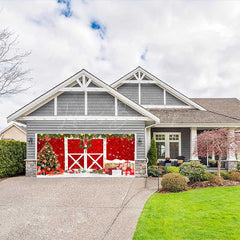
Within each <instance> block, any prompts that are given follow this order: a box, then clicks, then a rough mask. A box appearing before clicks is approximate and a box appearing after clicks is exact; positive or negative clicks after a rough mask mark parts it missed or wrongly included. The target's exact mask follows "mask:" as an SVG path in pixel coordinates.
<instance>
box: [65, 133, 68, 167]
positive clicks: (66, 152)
mask: <svg viewBox="0 0 240 240" xmlns="http://www.w3.org/2000/svg"><path fill="white" fill-rule="evenodd" d="M64 153H65V170H66V171H67V170H68V138H66V137H65V138H64Z"/></svg>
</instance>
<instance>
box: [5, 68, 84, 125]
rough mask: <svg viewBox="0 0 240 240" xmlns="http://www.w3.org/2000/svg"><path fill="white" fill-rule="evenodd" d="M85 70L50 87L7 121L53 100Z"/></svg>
mask: <svg viewBox="0 0 240 240" xmlns="http://www.w3.org/2000/svg"><path fill="white" fill-rule="evenodd" d="M83 72H84V70H81V71H80V72H78V73H76V74H75V75H73V76H72V77H70V78H68V79H67V80H65V81H64V82H62V83H60V84H58V85H57V86H56V87H54V88H52V89H50V90H49V91H47V92H46V93H44V94H43V95H41V96H40V97H38V98H36V99H35V100H33V101H32V102H30V103H29V104H27V105H25V106H24V107H23V108H21V109H19V110H18V111H16V112H15V113H13V114H11V115H10V116H8V117H7V121H8V122H10V121H13V120H14V119H17V118H18V117H20V116H22V115H23V114H26V113H27V112H28V111H30V110H31V109H33V108H35V109H36V108H37V107H39V106H41V105H43V104H45V103H46V102H48V101H50V100H52V99H53V98H54V97H55V94H57V93H58V91H60V90H61V89H62V88H64V87H66V86H68V85H69V84H71V83H72V82H74V81H76V79H78V78H79V77H80V76H81V75H82V74H83ZM59 94H61V93H59ZM42 103H43V104H42Z"/></svg>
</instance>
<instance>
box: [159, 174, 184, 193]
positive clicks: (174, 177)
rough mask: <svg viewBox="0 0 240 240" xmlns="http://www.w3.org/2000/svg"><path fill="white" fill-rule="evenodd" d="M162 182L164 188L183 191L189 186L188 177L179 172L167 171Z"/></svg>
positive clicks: (171, 190)
mask: <svg viewBox="0 0 240 240" xmlns="http://www.w3.org/2000/svg"><path fill="white" fill-rule="evenodd" d="M161 184H162V189H164V190H167V191H170V192H181V191H183V190H184V189H185V188H186V187H187V179H186V177H184V176H182V175H180V174H179V173H167V174H166V175H164V176H163V177H162V181H161Z"/></svg>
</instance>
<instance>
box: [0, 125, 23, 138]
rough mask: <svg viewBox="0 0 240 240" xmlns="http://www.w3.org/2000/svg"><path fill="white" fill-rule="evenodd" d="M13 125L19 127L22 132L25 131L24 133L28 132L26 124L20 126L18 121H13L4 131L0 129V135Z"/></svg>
mask: <svg viewBox="0 0 240 240" xmlns="http://www.w3.org/2000/svg"><path fill="white" fill-rule="evenodd" d="M11 127H16V128H17V129H19V130H20V131H21V132H23V133H24V134H26V133H27V129H26V127H24V126H20V125H18V124H16V123H12V124H10V125H9V126H7V127H5V128H4V129H3V130H2V131H0V135H2V134H3V133H4V132H6V131H7V130H8V129H10V128H11Z"/></svg>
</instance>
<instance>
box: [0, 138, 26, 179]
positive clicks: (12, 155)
mask: <svg viewBox="0 0 240 240" xmlns="http://www.w3.org/2000/svg"><path fill="white" fill-rule="evenodd" d="M25 159H26V143H25V142H20V141H14V140H0V178H3V177H11V176H15V175H18V174H21V173H24V170H25V162H24V160H25Z"/></svg>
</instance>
